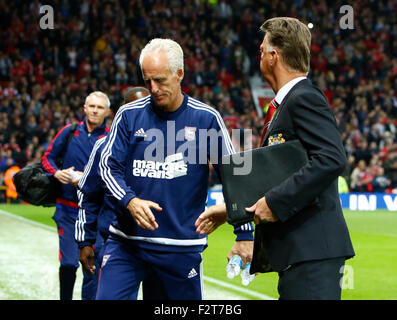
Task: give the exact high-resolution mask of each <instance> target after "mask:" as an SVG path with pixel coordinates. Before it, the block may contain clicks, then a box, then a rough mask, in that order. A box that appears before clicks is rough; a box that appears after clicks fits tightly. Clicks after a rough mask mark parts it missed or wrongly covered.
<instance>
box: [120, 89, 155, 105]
mask: <svg viewBox="0 0 397 320" xmlns="http://www.w3.org/2000/svg"><path fill="white" fill-rule="evenodd" d="M148 95H150V91H149V90H148V89H146V88H144V87H134V88H128V89H127V90H126V91H125V93H124V103H129V102H132V101H135V100H137V99H140V98H143V97H146V96H148Z"/></svg>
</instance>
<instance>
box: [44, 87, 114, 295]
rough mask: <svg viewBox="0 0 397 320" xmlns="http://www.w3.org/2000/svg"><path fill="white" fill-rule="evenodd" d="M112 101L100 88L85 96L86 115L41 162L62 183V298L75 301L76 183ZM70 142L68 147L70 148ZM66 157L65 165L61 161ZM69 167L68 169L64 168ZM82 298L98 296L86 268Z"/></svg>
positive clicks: (58, 139)
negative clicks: (59, 161) (58, 161)
mask: <svg viewBox="0 0 397 320" xmlns="http://www.w3.org/2000/svg"><path fill="white" fill-rule="evenodd" d="M109 107H110V101H109V98H108V97H107V95H106V94H104V93H103V92H100V91H94V92H92V93H90V94H89V95H88V96H87V98H86V99H85V104H84V113H85V118H84V120H83V121H82V122H80V123H79V124H78V126H77V128H76V130H75V132H74V134H73V137H72V138H71V140H70V142H69V144H68V145H67V137H68V135H69V132H70V130H71V125H66V126H65V127H63V128H62V129H61V130H60V131H59V132H58V133H57V135H56V136H55V138H54V139H53V140H52V142H51V144H50V146H49V147H48V149H47V151H46V152H45V154H44V156H43V158H42V160H41V162H42V164H43V167H44V169H45V170H46V171H47V172H48V173H49V174H51V175H53V176H54V177H55V178H56V179H57V180H58V181H60V182H61V183H62V191H61V194H60V195H59V198H57V201H56V210H55V214H54V216H53V219H54V220H55V222H56V224H57V228H58V234H59V260H60V268H59V283H60V299H61V300H71V299H72V297H73V288H74V283H75V280H76V270H77V268H78V267H79V249H78V246H77V243H76V242H75V240H74V228H75V221H76V218H77V214H78V203H77V202H78V199H77V192H76V188H75V185H77V183H78V182H79V179H80V176H81V173H82V172H83V171H84V168H85V165H86V163H87V161H88V158H89V155H90V153H91V150H92V148H93V146H94V144H95V142H96V141H97V140H98V139H99V138H101V137H104V136H106V135H107V133H108V131H109V130H108V128H107V127H106V126H105V123H104V121H105V117H106V116H107V115H108V114H109ZM66 145H67V147H66ZM60 157H61V158H62V160H63V161H62V162H63V165H62V168H59V167H58V166H57V160H58V159H59V158H60ZM64 168H65V169H64ZM83 272H84V280H83V287H82V299H87V300H90V299H94V298H95V291H96V283H97V277H96V276H93V275H90V274H88V273H86V272H85V271H84V270H83Z"/></svg>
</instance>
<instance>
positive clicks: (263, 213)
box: [245, 197, 278, 224]
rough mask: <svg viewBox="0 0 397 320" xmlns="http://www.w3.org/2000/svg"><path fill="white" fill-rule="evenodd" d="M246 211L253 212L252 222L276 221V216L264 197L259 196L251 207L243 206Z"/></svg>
mask: <svg viewBox="0 0 397 320" xmlns="http://www.w3.org/2000/svg"><path fill="white" fill-rule="evenodd" d="M245 210H247V211H248V212H254V213H255V215H254V222H255V224H259V223H261V222H276V221H277V220H278V218H277V216H275V215H274V214H273V212H272V211H271V210H270V208H269V206H268V205H267V202H266V199H265V197H262V198H260V199H259V200H258V201H257V202H256V203H255V204H254V205H253V206H252V207H249V208H245Z"/></svg>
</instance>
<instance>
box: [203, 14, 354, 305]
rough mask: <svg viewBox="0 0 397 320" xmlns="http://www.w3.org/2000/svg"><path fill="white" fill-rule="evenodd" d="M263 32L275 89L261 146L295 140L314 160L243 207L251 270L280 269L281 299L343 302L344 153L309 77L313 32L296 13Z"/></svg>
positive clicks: (266, 66)
mask: <svg viewBox="0 0 397 320" xmlns="http://www.w3.org/2000/svg"><path fill="white" fill-rule="evenodd" d="M261 30H262V31H263V32H265V36H264V39H263V42H262V44H261V46H260V52H261V60H260V70H261V73H262V75H263V77H264V78H265V79H266V80H267V81H268V82H269V84H270V85H271V87H272V88H273V90H274V92H275V93H276V96H275V99H274V100H273V101H272V102H271V107H269V110H268V114H267V117H266V120H265V121H266V122H267V123H266V124H265V129H264V134H263V136H262V146H267V145H272V144H279V143H283V142H285V141H288V140H295V139H298V140H300V142H301V143H302V145H303V147H304V148H305V149H306V151H307V155H308V158H309V160H308V162H307V164H306V165H305V166H304V167H303V168H302V169H301V170H299V171H298V172H297V173H295V174H294V175H292V176H291V177H290V178H288V179H287V180H286V181H284V182H283V183H281V184H280V185H278V186H277V187H275V188H273V189H271V190H270V191H268V192H266V193H265V194H264V196H263V197H262V198H260V199H258V201H257V202H256V203H255V204H253V205H252V206H251V207H250V208H247V209H246V210H247V211H250V212H254V221H255V223H256V229H255V243H254V253H253V261H252V266H251V272H268V271H276V272H278V274H279V283H278V291H279V294H280V299H340V298H341V283H342V281H341V280H342V276H343V266H344V264H345V260H346V259H348V258H351V257H353V256H354V250H353V246H352V243H351V240H350V236H349V231H348V228H347V226H346V222H345V219H344V217H343V212H342V208H341V205H340V200H339V196H338V185H337V178H338V176H339V175H340V174H341V173H342V172H343V169H344V167H345V164H346V157H345V151H344V148H343V145H342V140H341V137H340V135H339V133H338V130H337V125H336V121H335V118H334V115H333V113H332V110H331V108H330V107H329V104H328V102H327V99H326V98H325V96H324V94H323V93H322V92H321V91H320V90H319V89H318V88H316V87H314V86H313V85H312V84H311V82H310V81H309V80H308V79H307V78H306V75H307V73H308V71H309V66H310V42H311V34H310V31H309V29H308V28H307V26H306V25H304V24H303V23H301V22H300V21H298V20H297V19H294V18H273V19H269V20H267V21H265V23H264V24H263V25H262V26H261ZM271 109H273V110H272V111H270V110H271ZM273 111H274V113H273V114H272V115H271V113H272V112H273ZM291 161H293V156H292V155H291ZM264 170H271V168H264ZM247 187H248V186H247ZM223 208H224V207H222V206H217V207H214V208H209V209H208V210H207V211H206V212H204V213H203V214H202V215H201V216H200V217H199V220H198V221H197V226H198V228H197V230H198V231H199V232H205V231H206V225H210V226H211V228H212V229H211V230H212V231H213V230H214V229H215V227H217V226H218V225H220V224H221V222H222V219H224V218H225V215H224V214H223V213H224V209H223Z"/></svg>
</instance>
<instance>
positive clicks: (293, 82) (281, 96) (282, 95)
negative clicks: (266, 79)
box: [274, 76, 306, 105]
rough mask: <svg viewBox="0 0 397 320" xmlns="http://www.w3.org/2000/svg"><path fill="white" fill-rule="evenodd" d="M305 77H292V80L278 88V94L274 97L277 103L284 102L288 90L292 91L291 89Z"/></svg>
mask: <svg viewBox="0 0 397 320" xmlns="http://www.w3.org/2000/svg"><path fill="white" fill-rule="evenodd" d="M304 79H306V77H305V76H302V77H297V78H294V79H292V80H291V81H289V82H287V83H286V84H285V85H283V86H282V87H281V89H280V90H278V92H277V94H276V96H275V98H274V99H275V100H276V102H277V104H278V105H280V104H281V103H282V102H283V100H284V98H285V96H286V95H287V94H288V92H290V90H291V89H292V88H293V87H294V86H295V85H296V84H297V83H298V82H300V81H302V80H304Z"/></svg>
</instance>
